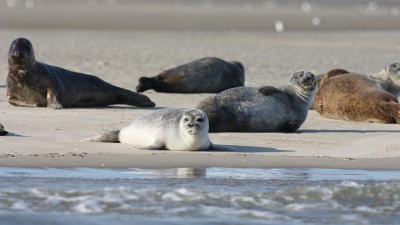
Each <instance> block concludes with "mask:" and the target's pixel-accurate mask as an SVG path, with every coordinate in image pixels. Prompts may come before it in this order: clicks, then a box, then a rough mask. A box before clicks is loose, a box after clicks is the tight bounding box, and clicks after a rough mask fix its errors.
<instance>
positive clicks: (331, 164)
mask: <svg viewBox="0 0 400 225" xmlns="http://www.w3.org/2000/svg"><path fill="white" fill-rule="evenodd" d="M184 154H185V153H184ZM186 154H188V153H186ZM245 155H246V156H245ZM52 156H54V155H47V156H46V155H45V154H44V155H38V156H34V158H32V157H31V156H26V155H23V156H16V157H11V156H9V157H1V158H0V168H1V167H18V168H97V169H98V168H108V169H128V168H139V169H173V168H211V167H218V168H243V169H250V168H256V169H283V168H287V169H289V168H290V169H304V168H309V169H317V168H318V169H342V170H400V168H399V165H398V164H399V162H400V158H397V157H396V158H384V159H365V158H358V159H353V158H350V159H345V158H334V157H300V156H298V157H293V156H271V157H266V156H261V157H260V156H257V155H252V154H237V155H223V154H222V155H213V154H210V153H206V152H202V154H197V153H192V154H190V155H189V156H188V155H186V156H185V158H184V161H183V160H181V159H179V158H177V157H178V155H177V154H171V153H152V154H140V155H138V154H107V153H105V154H104V153H102V154H100V153H99V154H84V156H83V157H81V156H79V155H76V156H64V157H62V156H55V157H54V158H52ZM50 158H51V159H50ZM66 158H68V159H67V160H66ZM110 159H112V160H110ZM103 164H104V166H103Z"/></svg>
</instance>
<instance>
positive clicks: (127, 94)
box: [7, 38, 155, 109]
mask: <svg viewBox="0 0 400 225" xmlns="http://www.w3.org/2000/svg"><path fill="white" fill-rule="evenodd" d="M8 66H9V72H8V76H7V97H8V102H9V103H10V104H11V105H15V106H26V107H48V108H54V109H61V108H70V107H96V106H107V105H113V104H127V105H133V106H141V107H154V106H155V104H154V103H153V102H152V101H151V100H150V99H149V98H148V97H147V96H144V95H141V94H138V93H135V92H132V91H128V90H125V89H122V88H119V87H116V86H113V85H111V84H109V83H107V82H105V81H103V80H101V79H100V78H98V77H95V76H91V75H86V74H82V73H76V72H72V71H68V70H65V69H62V68H59V67H55V66H50V65H47V64H44V63H41V62H38V61H36V59H35V54H34V51H33V47H32V44H31V42H30V41H29V40H27V39H25V38H18V39H16V40H14V41H13V42H12V43H11V46H10V50H9V53H8Z"/></svg>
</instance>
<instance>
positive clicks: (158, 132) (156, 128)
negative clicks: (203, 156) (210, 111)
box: [83, 108, 234, 151]
mask: <svg viewBox="0 0 400 225" xmlns="http://www.w3.org/2000/svg"><path fill="white" fill-rule="evenodd" d="M208 129H209V123H208V117H207V115H206V114H205V113H204V112H203V111H201V110H198V109H176V108H171V109H162V110H158V111H155V112H152V113H150V114H146V115H144V116H141V117H139V118H137V119H136V120H134V121H133V122H132V123H131V124H130V125H128V126H126V127H124V128H122V129H121V130H117V131H109V132H106V133H103V134H100V135H98V136H96V137H93V138H87V139H83V141H93V142H118V141H119V142H121V143H125V144H132V145H135V146H138V148H139V149H147V150H162V149H168V150H175V151H196V150H207V149H209V150H217V149H218V150H234V148H231V147H227V146H220V145H214V144H213V143H212V142H211V141H210V138H209V137H208Z"/></svg>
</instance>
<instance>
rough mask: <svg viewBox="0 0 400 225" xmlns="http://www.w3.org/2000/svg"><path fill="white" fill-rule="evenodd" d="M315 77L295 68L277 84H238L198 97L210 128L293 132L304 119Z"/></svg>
mask: <svg viewBox="0 0 400 225" xmlns="http://www.w3.org/2000/svg"><path fill="white" fill-rule="evenodd" d="M315 86H316V79H315V76H314V74H312V73H311V72H308V71H298V72H295V73H294V74H293V75H292V76H291V77H290V78H289V80H288V82H287V84H286V85H283V86H280V87H276V88H275V87H271V86H264V87H239V88H232V89H229V90H226V91H223V92H221V93H220V94H217V95H216V96H213V97H208V98H206V99H204V100H203V101H201V102H200V103H199V104H198V105H197V106H196V108H198V109H201V110H203V111H204V112H206V113H207V115H208V118H209V120H210V131H212V132H293V131H295V130H297V129H298V128H299V127H300V126H301V125H302V124H303V122H304V121H305V120H306V117H307V113H308V108H309V106H310V103H311V100H312V98H313V96H314V93H315Z"/></svg>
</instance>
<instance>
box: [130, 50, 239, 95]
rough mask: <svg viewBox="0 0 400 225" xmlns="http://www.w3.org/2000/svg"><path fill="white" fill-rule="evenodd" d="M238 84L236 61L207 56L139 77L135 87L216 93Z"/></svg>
mask: <svg viewBox="0 0 400 225" xmlns="http://www.w3.org/2000/svg"><path fill="white" fill-rule="evenodd" d="M242 86H244V67H243V65H242V64H241V63H240V62H236V61H232V62H226V61H224V60H222V59H219V58H215V57H207V58H202V59H199V60H195V61H193V62H190V63H187V64H184V65H181V66H178V67H175V68H172V69H168V70H165V71H162V72H160V73H159V74H158V75H156V76H155V77H141V78H140V79H139V85H138V86H137V87H136V91H137V92H144V91H146V90H148V89H154V90H155V91H157V92H170V93H219V92H221V91H224V90H227V89H229V88H233V87H242Z"/></svg>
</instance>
